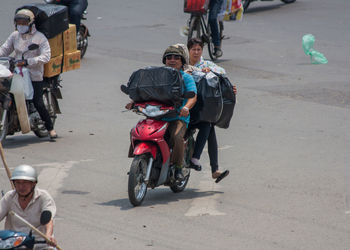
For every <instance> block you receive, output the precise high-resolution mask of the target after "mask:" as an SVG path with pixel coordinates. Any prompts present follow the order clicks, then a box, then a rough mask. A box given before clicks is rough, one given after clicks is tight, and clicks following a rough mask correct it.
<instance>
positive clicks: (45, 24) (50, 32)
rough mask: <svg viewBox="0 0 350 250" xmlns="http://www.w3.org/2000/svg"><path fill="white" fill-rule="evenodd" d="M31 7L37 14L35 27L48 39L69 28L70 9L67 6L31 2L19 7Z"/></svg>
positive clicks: (35, 14)
mask: <svg viewBox="0 0 350 250" xmlns="http://www.w3.org/2000/svg"><path fill="white" fill-rule="evenodd" d="M21 9H29V10H31V11H32V12H33V13H34V16H35V27H36V29H37V30H38V31H40V32H41V33H43V34H44V35H45V36H46V38H47V39H50V38H53V37H54V36H56V35H58V34H60V33H62V32H63V31H65V30H67V29H68V27H69V20H68V9H67V7H66V6H62V5H56V4H45V3H31V4H26V5H23V6H22V7H20V8H18V9H17V10H16V13H17V11H19V10H21Z"/></svg>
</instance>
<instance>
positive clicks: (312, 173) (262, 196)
mask: <svg viewBox="0 0 350 250" xmlns="http://www.w3.org/2000/svg"><path fill="white" fill-rule="evenodd" d="M26 2H28V1H24V0H22V1H19V0H2V1H1V8H0V22H1V27H0V34H1V35H0V41H4V40H5V39H6V37H7V35H8V34H9V33H10V32H11V30H12V29H13V27H12V13H13V12H14V9H15V8H16V7H17V6H20V5H21V4H23V3H26ZM349 7H350V3H349V1H348V0H334V1H327V0H308V1H306V0H297V2H296V3H294V4H290V5H285V4H282V3H281V2H280V1H273V2H254V3H253V4H251V6H250V10H249V11H248V12H247V13H246V14H245V16H244V20H243V22H242V23H235V22H226V23H225V33H226V35H228V36H230V39H228V40H225V41H224V44H223V50H224V56H223V58H222V60H220V61H219V65H221V66H223V67H225V69H226V70H227V71H228V75H229V77H230V79H231V80H232V81H234V82H235V83H237V86H238V91H239V94H238V102H237V106H236V110H235V115H234V119H233V121H232V123H231V126H230V128H229V129H227V130H221V129H218V130H217V135H218V141H219V144H220V151H219V154H220V167H221V168H222V169H230V171H231V174H230V176H229V177H228V178H227V179H225V180H224V181H222V182H221V183H220V184H215V183H214V182H213V181H212V180H211V178H210V172H209V169H210V168H209V163H208V157H207V155H206V152H204V154H203V159H202V163H203V165H204V171H202V172H201V173H197V172H193V173H192V175H191V180H190V183H189V185H188V188H187V189H186V190H185V191H184V192H182V193H179V194H173V193H172V192H171V191H170V189H169V188H165V187H162V188H158V189H155V190H151V191H149V193H148V194H147V197H146V200H145V202H144V204H143V206H142V207H137V208H133V207H132V206H131V205H130V203H129V201H128V196H127V175H126V173H127V172H128V168H129V166H130V163H131V160H130V159H128V158H127V157H126V155H127V151H128V139H129V137H128V132H129V130H130V128H131V127H132V126H133V125H134V124H135V123H136V122H137V121H138V119H139V118H140V117H137V116H136V115H134V114H132V113H122V110H123V106H124V104H125V103H126V102H127V101H128V98H127V97H126V96H125V95H123V94H122V93H121V92H120V91H119V86H120V84H122V83H125V82H127V80H128V78H129V76H130V75H131V73H132V72H133V71H134V70H136V69H138V68H141V67H144V66H149V65H160V58H161V55H162V52H163V50H164V49H165V48H166V47H167V45H169V44H173V43H177V42H185V38H183V37H181V36H180V35H179V29H180V27H181V26H183V25H184V24H185V23H186V19H187V18H188V17H189V15H188V14H184V13H183V11H182V8H183V1H180V0H178V1H174V0H149V1H120V0H116V1H107V0H99V1H91V0H90V5H89V9H88V10H89V14H88V20H87V21H86V23H87V25H88V27H89V28H90V30H91V34H92V37H91V39H90V45H89V48H88V52H87V54H86V57H85V58H84V60H83V61H82V65H81V69H80V70H76V71H72V72H67V73H64V74H63V83H62V85H63V89H62V92H63V96H64V99H63V100H62V101H61V102H60V105H61V109H62V111H63V114H62V115H60V116H59V118H58V120H57V124H56V129H57V132H58V133H59V136H60V138H59V139H58V140H57V141H56V142H49V141H48V140H47V139H38V138H36V137H35V136H34V135H32V134H28V135H20V134H17V135H15V136H12V137H8V139H7V141H6V143H5V144H4V147H5V154H6V160H7V162H8V165H9V166H10V167H11V168H13V167H15V166H16V165H18V164H20V163H28V164H32V165H33V166H35V167H36V168H37V169H38V171H40V177H39V184H38V185H39V186H40V187H42V188H46V189H48V190H49V191H50V192H51V193H52V194H53V195H54V197H55V200H56V202H57V206H58V214H57V219H56V226H55V232H56V236H57V238H58V241H59V243H60V244H61V245H62V247H63V249H215V248H216V249H248V250H250V249H267V250H270V249H305V250H310V249H315V250H321V249H324V250H329V249H342V250H347V249H349V246H350V237H349V235H350V226H349V225H350V169H349V164H348V163H349V162H350V157H349V154H348V149H349V146H350V145H349V144H350V143H349V140H350V130H349V128H350V115H349V109H350V87H349V61H350V58H349V57H350V56H349V55H350V45H349V41H350V33H349V32H348V30H349V29H348V24H349V23H350V17H349V15H348V9H349ZM307 33H312V34H314V35H315V37H316V43H315V49H316V50H318V51H320V52H322V53H323V54H324V55H325V56H326V57H327V58H328V60H329V63H328V64H327V65H312V64H310V61H309V58H308V57H307V56H305V54H304V52H303V50H302V47H301V38H302V36H303V35H304V34H307ZM0 183H1V185H0V189H1V190H4V191H7V190H9V189H10V185H9V183H8V182H7V179H6V175H5V172H4V171H3V170H0Z"/></svg>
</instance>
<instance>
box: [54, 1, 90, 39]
mask: <svg viewBox="0 0 350 250" xmlns="http://www.w3.org/2000/svg"><path fill="white" fill-rule="evenodd" d="M61 4H62V5H65V6H67V7H68V15H69V23H72V24H75V26H76V28H77V33H78V31H79V28H80V20H81V16H82V15H83V13H84V11H85V10H86V8H87V6H88V1H87V0H62V1H61Z"/></svg>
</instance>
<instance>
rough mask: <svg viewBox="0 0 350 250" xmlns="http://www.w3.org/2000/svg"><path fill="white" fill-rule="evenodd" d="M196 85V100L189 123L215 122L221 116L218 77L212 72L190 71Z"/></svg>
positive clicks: (221, 102) (221, 104)
mask: <svg viewBox="0 0 350 250" xmlns="http://www.w3.org/2000/svg"><path fill="white" fill-rule="evenodd" d="M192 76H193V78H194V79H195V82H196V85H197V102H196V104H195V106H194V107H193V108H192V109H191V116H190V117H191V123H193V124H195V123H197V122H211V123H215V122H216V121H217V120H218V119H219V118H220V116H221V113H222V108H223V101H222V95H221V89H220V85H219V77H218V76H216V75H215V74H214V73H212V72H209V73H208V74H204V73H203V72H196V71H194V72H193V73H192Z"/></svg>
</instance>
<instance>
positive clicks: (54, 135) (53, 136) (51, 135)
mask: <svg viewBox="0 0 350 250" xmlns="http://www.w3.org/2000/svg"><path fill="white" fill-rule="evenodd" d="M49 136H50V139H51V140H53V139H56V138H57V137H58V135H57V133H54V134H51V133H49Z"/></svg>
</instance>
